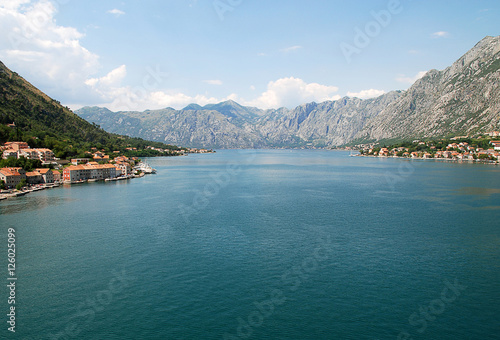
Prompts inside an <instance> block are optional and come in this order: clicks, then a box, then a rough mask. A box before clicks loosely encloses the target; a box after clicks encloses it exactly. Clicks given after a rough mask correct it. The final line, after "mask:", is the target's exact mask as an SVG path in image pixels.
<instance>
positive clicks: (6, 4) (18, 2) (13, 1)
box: [0, 0, 30, 11]
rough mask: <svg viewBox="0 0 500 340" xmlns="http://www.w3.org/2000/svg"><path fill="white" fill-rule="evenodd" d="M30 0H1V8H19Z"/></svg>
mask: <svg viewBox="0 0 500 340" xmlns="http://www.w3.org/2000/svg"><path fill="white" fill-rule="evenodd" d="M29 2H30V0H0V8H4V9H8V10H14V11H15V10H17V9H18V8H19V7H21V6H22V5H24V4H27V3H29Z"/></svg>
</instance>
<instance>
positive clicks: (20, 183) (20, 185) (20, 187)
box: [16, 178, 26, 190]
mask: <svg viewBox="0 0 500 340" xmlns="http://www.w3.org/2000/svg"><path fill="white" fill-rule="evenodd" d="M25 186H26V180H25V179H24V178H23V179H22V180H21V182H19V183H17V185H16V189H17V190H21V189H22V188H24V187H25Z"/></svg>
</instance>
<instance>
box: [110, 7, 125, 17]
mask: <svg viewBox="0 0 500 340" xmlns="http://www.w3.org/2000/svg"><path fill="white" fill-rule="evenodd" d="M108 13H109V14H113V15H116V16H117V17H119V16H120V15H125V12H124V11H122V10H119V9H117V8H114V9H112V10H109V11H108Z"/></svg>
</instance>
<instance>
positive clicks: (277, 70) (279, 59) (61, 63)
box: [0, 0, 500, 110]
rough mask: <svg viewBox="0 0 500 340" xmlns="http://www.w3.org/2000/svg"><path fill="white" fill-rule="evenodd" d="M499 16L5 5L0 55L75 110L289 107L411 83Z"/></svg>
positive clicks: (334, 3) (224, 0)
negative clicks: (230, 104) (228, 104)
mask: <svg viewBox="0 0 500 340" xmlns="http://www.w3.org/2000/svg"><path fill="white" fill-rule="evenodd" d="M499 19H500V2H499V1H497V0H495V1H439V0H437V1H436V0H434V1H427V0H420V1H417V0H385V1H379V0H372V1H338V0H310V1H296V0H288V1H272V0H267V1H260V0H252V1H250V0H144V1H131V0H123V1H114V0H109V1H94V0H86V1H80V0H40V1H39V0H0V27H1V30H2V36H1V37H0V60H1V61H3V62H4V63H5V64H6V65H7V66H8V67H9V68H11V69H12V70H14V71H16V72H18V73H19V74H21V75H23V76H24V77H25V78H26V79H27V80H28V81H30V82H32V83H33V84H34V85H35V86H37V87H39V88H40V89H41V90H42V91H44V92H46V93H47V94H49V95H50V96H51V97H53V98H55V99H57V100H59V101H60V102H61V103H62V104H64V105H68V106H70V107H71V108H74V109H77V108H80V107H82V106H86V105H99V106H106V107H109V108H110V109H113V110H145V109H158V108H163V107H168V106H170V107H174V108H177V109H179V108H182V107H184V106H186V105H187V104H189V103H193V102H194V103H198V104H201V105H204V104H207V103H214V102H220V101H223V100H227V99H233V100H236V101H238V102H240V103H241V104H244V105H252V106H257V107H260V108H277V107H281V106H286V107H294V106H296V105H299V104H302V103H305V102H311V101H317V102H320V101H324V100H334V99H338V98H340V97H343V96H346V95H347V96H357V97H360V98H369V97H374V96H378V95H380V94H382V93H384V92H388V91H392V90H405V89H407V88H408V87H409V86H410V85H411V84H412V83H413V82H414V81H415V80H416V79H417V78H418V77H420V76H422V75H423V74H424V73H425V72H426V71H428V70H430V69H444V68H446V67H447V66H449V65H451V64H452V63H453V62H454V61H455V60H456V59H458V58H459V57H460V56H461V55H463V54H464V53H465V52H466V51H467V50H469V49H470V48H472V47H473V46H474V45H475V44H476V43H477V42H478V41H480V40H481V39H482V38H484V37H485V36H487V35H491V36H496V35H499V34H500V25H498V22H499V21H500V20H499Z"/></svg>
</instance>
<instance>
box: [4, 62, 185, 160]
mask: <svg viewBox="0 0 500 340" xmlns="http://www.w3.org/2000/svg"><path fill="white" fill-rule="evenodd" d="M12 123H14V124H15V127H14V126H13V127H10V126H7V124H12ZM9 141H24V142H27V143H28V144H29V145H30V147H32V148H48V149H51V150H52V151H54V154H55V156H56V157H57V158H61V159H65V158H72V157H86V156H87V157H88V154H87V153H86V152H87V151H89V150H91V149H92V148H96V149H98V150H102V151H104V152H105V153H107V154H110V155H112V153H113V152H114V151H120V153H121V154H124V155H131V156H132V155H133V156H158V155H160V154H161V155H173V154H174V153H173V152H172V151H173V150H179V149H180V148H178V147H177V146H173V145H166V144H163V143H159V142H150V141H145V140H143V139H141V138H130V137H125V136H120V135H116V134H110V133H108V132H106V131H104V130H103V129H101V128H100V127H99V126H98V125H96V124H90V123H88V122H87V121H85V120H84V119H82V118H80V117H78V116H77V115H76V114H74V113H73V112H71V110H69V108H67V107H63V106H61V104H60V103H59V102H58V101H56V100H53V99H51V98H49V97H48V96H47V95H45V94H44V93H42V92H41V91H39V90H38V89H36V88H35V87H34V86H33V85H31V84H30V83H28V82H27V81H26V80H24V79H23V78H22V77H20V76H19V75H17V74H16V73H15V72H12V71H10V70H9V69H8V68H7V67H5V65H3V64H2V63H1V62H0V143H5V142H9ZM147 146H153V147H156V148H160V149H166V150H167V152H166V153H165V154H162V153H160V152H158V151H155V152H150V151H153V150H146V147H147ZM127 148H136V149H137V151H128V150H127Z"/></svg>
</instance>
